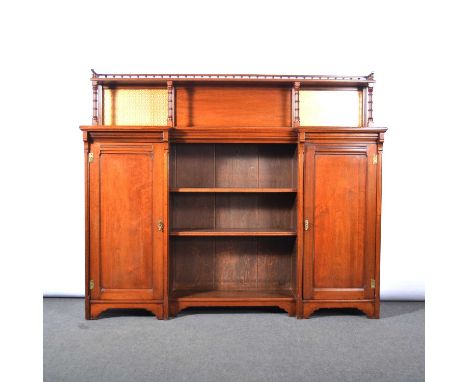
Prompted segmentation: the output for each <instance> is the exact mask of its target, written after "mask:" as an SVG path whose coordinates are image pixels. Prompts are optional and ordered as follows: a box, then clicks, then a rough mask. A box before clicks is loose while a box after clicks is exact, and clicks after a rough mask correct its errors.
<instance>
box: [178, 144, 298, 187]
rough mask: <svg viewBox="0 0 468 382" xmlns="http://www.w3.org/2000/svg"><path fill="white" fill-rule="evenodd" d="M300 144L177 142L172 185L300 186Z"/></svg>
mask: <svg viewBox="0 0 468 382" xmlns="http://www.w3.org/2000/svg"><path fill="white" fill-rule="evenodd" d="M296 150H297V148H296V145H291V144H218V143H217V144H173V145H171V168H170V187H171V188H296V187H297V160H296V157H297V155H296Z"/></svg>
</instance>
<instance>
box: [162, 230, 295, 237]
mask: <svg viewBox="0 0 468 382" xmlns="http://www.w3.org/2000/svg"><path fill="white" fill-rule="evenodd" d="M169 235H170V236H296V235H297V232H296V231H285V230H280V229H268V228H267V229H265V228H262V229H246V228H228V229H216V230H215V229H177V230H172V231H170V232H169Z"/></svg>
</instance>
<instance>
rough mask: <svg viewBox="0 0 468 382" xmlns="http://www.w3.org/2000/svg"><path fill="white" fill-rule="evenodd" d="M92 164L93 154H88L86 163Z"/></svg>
mask: <svg viewBox="0 0 468 382" xmlns="http://www.w3.org/2000/svg"><path fill="white" fill-rule="evenodd" d="M93 162H94V154H93V153H89V154H88V163H93Z"/></svg>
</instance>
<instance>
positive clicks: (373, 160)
mask: <svg viewBox="0 0 468 382" xmlns="http://www.w3.org/2000/svg"><path fill="white" fill-rule="evenodd" d="M377 161H378V156H377V154H374V158H373V159H372V164H377Z"/></svg>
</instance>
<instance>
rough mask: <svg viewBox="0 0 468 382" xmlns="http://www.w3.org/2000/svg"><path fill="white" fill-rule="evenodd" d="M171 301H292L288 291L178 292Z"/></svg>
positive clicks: (175, 292) (290, 293)
mask: <svg viewBox="0 0 468 382" xmlns="http://www.w3.org/2000/svg"><path fill="white" fill-rule="evenodd" d="M171 299H177V300H178V301H190V300H195V301H197V300H203V301H218V300H223V301H247V300H249V299H250V300H256V301H259V300H266V301H267V300H294V295H293V293H292V291H290V290H241V291H231V290H207V291H194V290H179V291H174V292H172V294H171Z"/></svg>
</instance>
